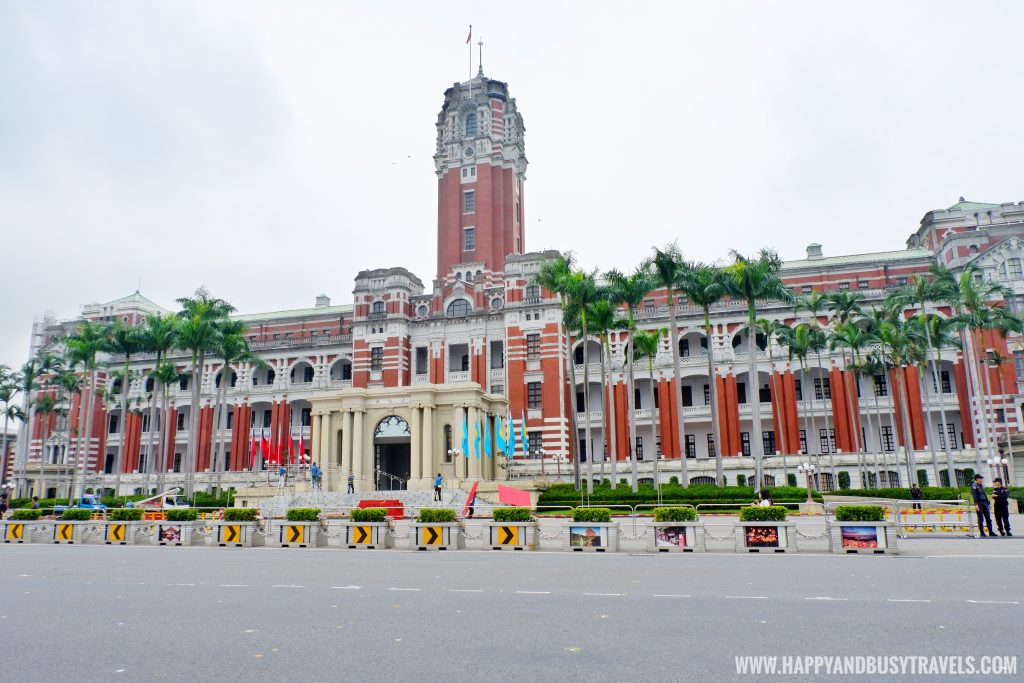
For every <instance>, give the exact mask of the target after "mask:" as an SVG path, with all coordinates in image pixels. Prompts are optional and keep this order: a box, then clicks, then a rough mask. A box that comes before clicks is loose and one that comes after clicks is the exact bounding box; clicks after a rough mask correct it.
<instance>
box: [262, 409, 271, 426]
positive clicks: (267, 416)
mask: <svg viewBox="0 0 1024 683" xmlns="http://www.w3.org/2000/svg"><path fill="white" fill-rule="evenodd" d="M272 416H273V413H271V412H270V411H269V410H264V411H263V428H264V429H269V428H270V418H271V417H272Z"/></svg>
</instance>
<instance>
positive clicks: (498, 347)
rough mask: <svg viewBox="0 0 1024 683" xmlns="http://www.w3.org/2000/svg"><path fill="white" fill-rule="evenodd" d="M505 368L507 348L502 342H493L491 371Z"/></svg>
mask: <svg viewBox="0 0 1024 683" xmlns="http://www.w3.org/2000/svg"><path fill="white" fill-rule="evenodd" d="M504 367H505V346H504V345H503V344H502V343H501V342H500V341H493V342H491V370H501V369H502V368H504Z"/></svg>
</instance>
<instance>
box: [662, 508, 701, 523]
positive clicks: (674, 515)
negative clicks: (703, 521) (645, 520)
mask: <svg viewBox="0 0 1024 683" xmlns="http://www.w3.org/2000/svg"><path fill="white" fill-rule="evenodd" d="M654 521H655V522H696V521H697V511H696V510H695V509H693V508H686V507H669V508H654Z"/></svg>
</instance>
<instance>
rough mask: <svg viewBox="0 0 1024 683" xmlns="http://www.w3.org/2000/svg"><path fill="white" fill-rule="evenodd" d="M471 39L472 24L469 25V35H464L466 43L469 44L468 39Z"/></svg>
mask: <svg viewBox="0 0 1024 683" xmlns="http://www.w3.org/2000/svg"><path fill="white" fill-rule="evenodd" d="M472 39H473V24H470V25H469V35H468V36H466V45H469V41H470V40H472Z"/></svg>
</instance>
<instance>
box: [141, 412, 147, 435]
mask: <svg viewBox="0 0 1024 683" xmlns="http://www.w3.org/2000/svg"><path fill="white" fill-rule="evenodd" d="M142 431H144V432H148V431H149V413H143V415H142Z"/></svg>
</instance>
